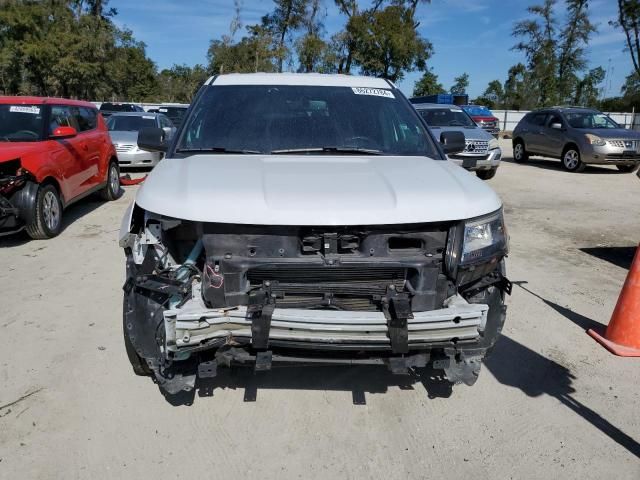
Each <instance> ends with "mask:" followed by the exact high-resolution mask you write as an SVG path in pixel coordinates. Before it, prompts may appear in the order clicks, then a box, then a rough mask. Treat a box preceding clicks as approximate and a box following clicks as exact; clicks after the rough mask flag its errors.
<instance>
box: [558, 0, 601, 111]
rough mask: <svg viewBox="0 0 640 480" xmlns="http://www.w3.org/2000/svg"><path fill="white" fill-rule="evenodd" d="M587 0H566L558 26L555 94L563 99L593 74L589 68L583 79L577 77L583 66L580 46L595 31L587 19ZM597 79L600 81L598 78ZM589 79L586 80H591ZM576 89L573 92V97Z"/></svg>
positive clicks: (581, 86)
mask: <svg viewBox="0 0 640 480" xmlns="http://www.w3.org/2000/svg"><path fill="white" fill-rule="evenodd" d="M587 7H588V0H567V18H568V20H567V23H566V25H565V28H564V29H562V30H561V33H560V35H559V45H558V98H559V100H560V102H565V101H566V100H567V99H568V98H570V97H571V94H572V91H573V90H575V89H576V88H578V87H580V88H584V83H583V80H586V79H588V78H589V79H591V80H593V79H594V78H595V77H597V75H596V76H595V77H594V75H591V73H594V72H595V70H591V71H590V72H589V73H588V74H587V75H586V76H585V78H584V79H583V80H578V79H577V75H576V73H577V72H581V71H583V70H584V69H585V68H586V66H587V60H586V57H585V51H584V47H585V46H586V45H587V43H588V42H589V37H590V36H591V34H592V33H594V32H595V31H596V28H595V26H594V25H593V24H592V23H591V21H590V20H589V15H588V12H587ZM603 79H604V77H603V78H602V79H600V81H602V80H603ZM591 80H589V81H591ZM576 96H579V95H577V93H574V98H575V97H576Z"/></svg>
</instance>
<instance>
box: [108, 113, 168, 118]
mask: <svg viewBox="0 0 640 480" xmlns="http://www.w3.org/2000/svg"><path fill="white" fill-rule="evenodd" d="M159 115H164V113H157V112H113V115H109V117H157V116H159Z"/></svg>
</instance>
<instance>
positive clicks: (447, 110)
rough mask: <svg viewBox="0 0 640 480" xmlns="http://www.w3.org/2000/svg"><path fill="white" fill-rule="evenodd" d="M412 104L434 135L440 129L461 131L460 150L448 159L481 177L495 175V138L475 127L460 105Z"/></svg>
mask: <svg viewBox="0 0 640 480" xmlns="http://www.w3.org/2000/svg"><path fill="white" fill-rule="evenodd" d="M414 107H415V108H416V110H417V111H418V113H420V115H421V116H422V118H423V119H424V120H425V122H427V125H429V128H430V129H431V131H432V132H433V133H434V134H435V135H436V137H438V136H439V135H440V133H441V132H453V131H455V132H462V133H463V134H464V138H465V149H464V151H463V152H460V153H457V154H453V155H448V157H449V160H451V161H452V162H454V163H456V164H458V165H460V166H461V167H462V168H465V169H467V170H471V171H474V172H476V175H477V176H478V177H479V178H481V179H483V180H489V179H490V178H493V177H494V176H495V174H496V172H497V170H498V167H499V166H500V159H501V158H502V150H501V149H500V146H499V145H498V140H497V139H496V138H495V137H494V136H493V135H491V134H490V133H489V132H487V131H486V130H484V129H483V128H481V127H480V126H478V125H477V124H476V123H475V122H474V121H473V120H472V119H471V117H470V116H469V115H468V114H467V113H466V112H465V111H464V110H463V109H462V108H460V107H458V106H457V105H443V104H439V103H418V104H414Z"/></svg>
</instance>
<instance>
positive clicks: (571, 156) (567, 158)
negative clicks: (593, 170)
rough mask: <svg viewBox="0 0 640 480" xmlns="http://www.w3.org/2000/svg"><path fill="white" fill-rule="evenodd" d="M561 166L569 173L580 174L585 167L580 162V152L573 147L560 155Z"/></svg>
mask: <svg viewBox="0 0 640 480" xmlns="http://www.w3.org/2000/svg"><path fill="white" fill-rule="evenodd" d="M562 166H563V167H564V169H565V170H567V171H569V172H581V171H583V170H584V168H585V167H586V165H585V164H584V162H583V161H582V160H580V152H579V151H578V149H577V148H576V147H573V146H571V147H569V148H567V149H566V150H565V151H564V153H563V154H562Z"/></svg>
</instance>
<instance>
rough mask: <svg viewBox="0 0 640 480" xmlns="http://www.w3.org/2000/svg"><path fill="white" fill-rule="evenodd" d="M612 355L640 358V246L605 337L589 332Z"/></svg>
mask: <svg viewBox="0 0 640 480" xmlns="http://www.w3.org/2000/svg"><path fill="white" fill-rule="evenodd" d="M587 333H588V334H589V335H591V336H592V337H593V338H595V339H596V340H597V341H598V342H600V343H601V344H602V345H603V346H604V347H605V348H606V349H607V350H609V351H610V352H611V353H614V354H616V355H619V356H621V357H640V246H639V248H636V254H635V255H634V257H633V262H632V263H631V268H630V269H629V274H628V275H627V279H626V280H625V282H624V285H623V287H622V291H621V292H620V297H619V298H618V303H617V304H616V308H615V309H614V310H613V315H611V321H610V322H609V325H608V326H607V331H606V332H605V334H604V335H601V334H599V333H598V332H596V331H595V330H589V331H587Z"/></svg>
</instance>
